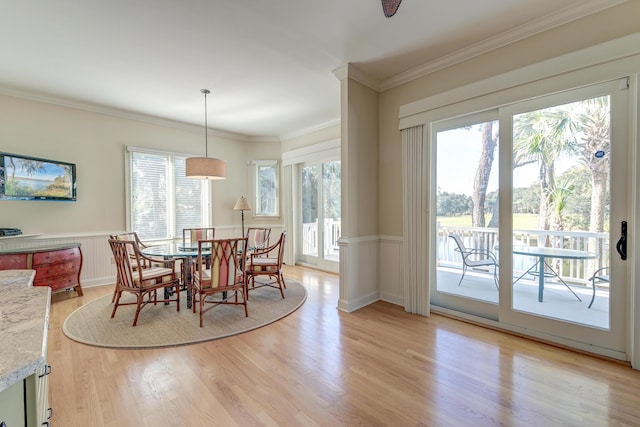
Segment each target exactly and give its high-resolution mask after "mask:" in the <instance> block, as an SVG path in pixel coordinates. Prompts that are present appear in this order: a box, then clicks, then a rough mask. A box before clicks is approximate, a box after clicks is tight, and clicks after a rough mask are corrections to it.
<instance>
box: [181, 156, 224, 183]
mask: <svg viewBox="0 0 640 427" xmlns="http://www.w3.org/2000/svg"><path fill="white" fill-rule="evenodd" d="M185 175H186V176H187V177H189V178H194V179H225V178H226V177H227V163H226V162H225V161H224V160H220V159H214V158H211V157H190V158H188V159H187V161H186V172H185Z"/></svg>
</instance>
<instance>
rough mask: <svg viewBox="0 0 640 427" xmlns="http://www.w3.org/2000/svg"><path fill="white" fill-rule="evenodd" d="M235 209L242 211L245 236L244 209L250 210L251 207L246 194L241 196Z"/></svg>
mask: <svg viewBox="0 0 640 427" xmlns="http://www.w3.org/2000/svg"><path fill="white" fill-rule="evenodd" d="M233 210H234V211H240V212H241V213H242V237H244V211H250V210H251V207H250V206H249V202H247V199H245V198H244V196H240V198H239V199H238V201H237V202H236V205H235V206H234V207H233Z"/></svg>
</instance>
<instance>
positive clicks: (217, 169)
mask: <svg viewBox="0 0 640 427" xmlns="http://www.w3.org/2000/svg"><path fill="white" fill-rule="evenodd" d="M200 92H202V93H203V94H204V157H190V158H188V159H187V161H186V164H185V166H186V168H185V169H186V173H185V175H186V177H187V178H193V179H226V178H227V162H225V161H224V160H220V159H214V158H210V157H209V156H208V149H209V141H208V133H209V127H208V126H207V94H209V93H211V92H210V91H209V90H208V89H200Z"/></svg>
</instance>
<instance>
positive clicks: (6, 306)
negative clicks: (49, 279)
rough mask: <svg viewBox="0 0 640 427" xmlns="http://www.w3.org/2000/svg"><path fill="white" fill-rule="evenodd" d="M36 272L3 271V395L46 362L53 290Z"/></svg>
mask: <svg viewBox="0 0 640 427" xmlns="http://www.w3.org/2000/svg"><path fill="white" fill-rule="evenodd" d="M34 277H35V271H34V270H0V343H1V344H0V392H1V391H3V390H5V389H6V388H8V387H9V386H11V385H13V384H15V383H16V382H18V381H20V380H22V379H24V378H27V377H28V376H29V375H31V374H33V373H35V372H36V371H37V370H38V369H40V368H42V366H44V364H45V362H46V360H47V359H46V354H47V330H48V328H49V309H50V304H51V288H49V287H48V286H32V285H31V284H32V283H33V278H34Z"/></svg>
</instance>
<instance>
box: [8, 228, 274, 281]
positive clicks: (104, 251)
mask: <svg viewBox="0 0 640 427" xmlns="http://www.w3.org/2000/svg"><path fill="white" fill-rule="evenodd" d="M256 227H261V225H256ZM266 227H268V225H267V226H266ZM123 232H124V231H110V232H109V231H107V232H99V233H69V234H23V235H20V236H12V237H0V250H5V249H25V248H34V247H38V246H46V245H55V244H61V243H76V242H77V243H80V245H81V246H80V247H81V249H82V271H81V272H80V283H81V284H82V287H83V288H85V287H90V286H98V285H105V284H111V283H115V280H116V268H115V265H114V264H113V255H112V253H111V248H110V247H109V242H108V239H109V236H110V235H112V234H118V233H123ZM281 232H282V227H271V241H272V242H273V241H275V240H273V239H274V238H276V239H277V238H278V237H279V236H280V233H281ZM240 234H241V231H240V227H216V238H220V239H225V238H230V237H235V236H239V235H240ZM157 243H158V244H159V243H161V242H157Z"/></svg>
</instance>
